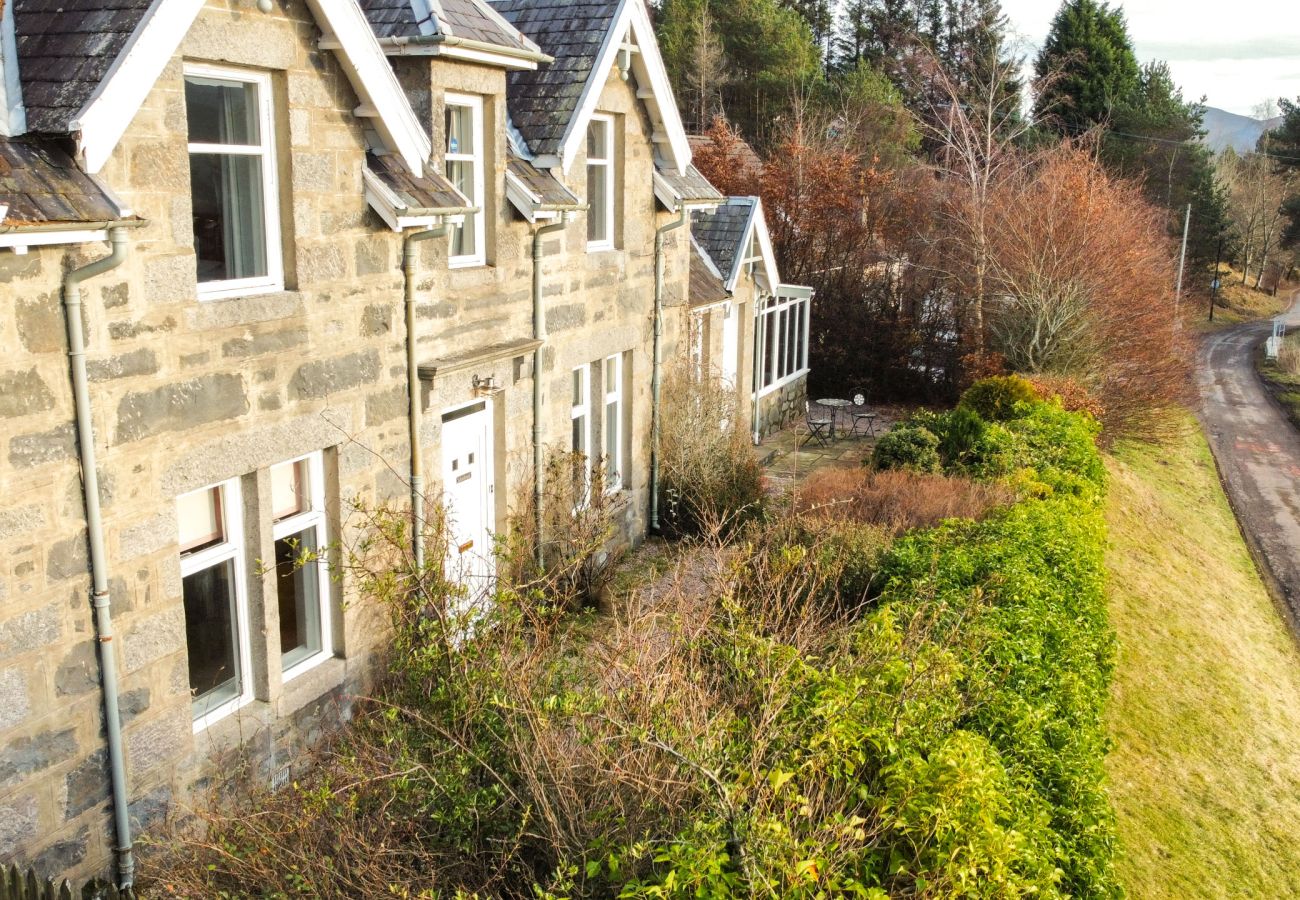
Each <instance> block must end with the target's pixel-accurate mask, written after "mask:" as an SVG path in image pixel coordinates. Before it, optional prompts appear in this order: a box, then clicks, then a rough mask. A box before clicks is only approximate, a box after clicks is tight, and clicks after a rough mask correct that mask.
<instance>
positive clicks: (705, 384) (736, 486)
mask: <svg viewBox="0 0 1300 900" xmlns="http://www.w3.org/2000/svg"><path fill="white" fill-rule="evenodd" d="M662 398H663V399H662V404H661V408H662V410H663V421H662V423H661V425H660V444H659V446H660V454H659V460H660V461H659V521H660V527H661V529H662V530H663V532H664V533H665V534H668V535H673V536H678V537H680V536H686V535H695V534H701V533H704V532H708V531H712V530H715V529H722V530H724V531H726V530H731V529H733V528H735V527H736V526H738V525H740V524H742V523H744V522H745V521H748V520H749V519H752V518H754V517H756V516H758V515H759V514H761V512H762V503H763V497H764V487H763V470H762V467H761V466H760V465H759V464H758V459H757V458H756V457H755V455H754V452H753V448H752V446H751V445H750V438H749V435H748V434H745V433H744V432H743V431H741V430H740V429H739V428H738V427H737V425H738V423H739V422H740V416H739V406H738V403H739V399H738V397H737V395H736V392H735V391H734V390H732V389H731V388H728V387H727V386H725V385H724V384H723V383H722V382H721V381H720V380H718V379H713V378H706V379H704V380H702V381H701V380H697V379H694V378H691V377H689V376H688V375H687V374H686V373H685V372H682V371H674V372H670V373H669V375H668V376H667V377H666V378H665V379H664V383H663V389H662Z"/></svg>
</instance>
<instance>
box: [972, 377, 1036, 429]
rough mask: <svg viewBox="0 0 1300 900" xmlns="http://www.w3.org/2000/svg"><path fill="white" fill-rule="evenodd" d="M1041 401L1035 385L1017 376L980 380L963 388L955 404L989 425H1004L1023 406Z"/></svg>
mask: <svg viewBox="0 0 1300 900" xmlns="http://www.w3.org/2000/svg"><path fill="white" fill-rule="evenodd" d="M1038 399H1040V398H1039V396H1038V392H1037V391H1036V390H1034V386H1033V385H1032V384H1030V383H1029V382H1028V381H1026V380H1025V379H1024V378H1021V377H1020V376H1019V375H994V376H992V377H990V378H981V379H980V380H979V381H977V382H975V383H974V384H972V385H971V386H970V387H968V388H967V389H966V392H965V393H964V394H962V395H961V400H959V401H958V403H957V408H958V409H969V410H971V411H972V412H975V413H977V414H978V415H979V416H980V418H982V419H985V420H987V421H989V422H1005V421H1007V420H1008V419H1014V418H1016V417H1017V416H1018V415H1020V410H1021V409H1022V408H1023V407H1022V404H1023V405H1024V406H1028V405H1030V404H1032V403H1033V402H1034V401H1035V400H1038Z"/></svg>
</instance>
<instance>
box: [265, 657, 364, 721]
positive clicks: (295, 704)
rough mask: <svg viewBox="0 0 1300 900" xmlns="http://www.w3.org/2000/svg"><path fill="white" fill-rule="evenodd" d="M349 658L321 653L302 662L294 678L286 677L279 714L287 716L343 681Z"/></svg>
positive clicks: (295, 671) (294, 672)
mask: <svg viewBox="0 0 1300 900" xmlns="http://www.w3.org/2000/svg"><path fill="white" fill-rule="evenodd" d="M347 670H348V667H347V661H346V660H343V659H341V658H340V657H337V656H331V655H329V654H325V653H322V654H321V655H320V656H318V657H317V658H316V659H315V660H306V661H304V662H303V663H300V664H299V665H298V666H297V667H296V668H295V669H294V670H293V675H292V676H291V677H286V678H285V681H284V689H283V692H282V693H281V694H280V702H279V703H278V704H277V707H276V713H277V715H280V716H287V715H290V714H291V713H295V712H297V711H298V710H300V709H302V708H303V707H304V706H307V705H308V704H309V703H312V702H313V701H315V700H319V699H320V698H321V696H322V695H324V694H326V693H328V692H330V691H332V690H334V688H336V687H338V686H339V685H341V684H342V683H343V679H344V678H345V677H346V675H347Z"/></svg>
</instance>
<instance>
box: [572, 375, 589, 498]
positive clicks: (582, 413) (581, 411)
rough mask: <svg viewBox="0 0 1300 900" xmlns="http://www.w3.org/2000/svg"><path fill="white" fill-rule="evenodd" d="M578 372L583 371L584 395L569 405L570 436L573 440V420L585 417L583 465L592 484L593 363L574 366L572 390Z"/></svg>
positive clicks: (587, 481)
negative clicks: (585, 445) (574, 376)
mask: <svg viewBox="0 0 1300 900" xmlns="http://www.w3.org/2000/svg"><path fill="white" fill-rule="evenodd" d="M576 372H581V373H582V397H581V398H580V399H579V401H578V402H577V403H573V404H571V405H570V406H569V423H570V424H569V436H570V440H572V436H573V424H572V423H573V422H576V421H577V420H578V419H583V420H584V422H585V424H584V427H583V430H584V431H585V432H586V444H587V447H586V450H585V451H584V452H583V456H584V457H585V459H584V461H583V466H584V468H585V470H586V479H585V481H586V483H587V484H590V483H591V458H592V455H593V454H592V452H591V451H592V446H591V425H592V422H591V364H590V363H583V364H582V365H580V366H575V367H574V369H573V372H571V373H570V374H569V378H570V389H571V390H572V378H573V374H574V373H576ZM572 449H573V450H574V451H577V449H578V448H577V447H574V448H572Z"/></svg>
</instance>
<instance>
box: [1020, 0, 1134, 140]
mask: <svg viewBox="0 0 1300 900" xmlns="http://www.w3.org/2000/svg"><path fill="white" fill-rule="evenodd" d="M1035 74H1036V75H1037V76H1038V78H1039V80H1040V82H1042V83H1044V84H1045V85H1046V87H1045V88H1044V89H1043V90H1041V91H1040V92H1039V95H1038V96H1037V97H1036V98H1035V102H1034V116H1035V118H1037V119H1039V120H1040V121H1041V122H1042V123H1043V124H1045V125H1047V126H1048V127H1051V128H1054V129H1055V130H1057V131H1059V132H1061V133H1063V134H1066V135H1077V134H1081V133H1083V132H1084V131H1087V130H1088V129H1090V128H1092V127H1094V126H1096V125H1099V124H1102V123H1104V122H1108V121H1110V119H1111V118H1112V116H1113V115H1114V113H1115V110H1116V107H1117V106H1119V105H1120V104H1123V103H1125V102H1126V101H1127V100H1128V99H1129V98H1130V97H1131V96H1132V94H1133V92H1134V91H1135V90H1137V88H1138V83H1139V77H1140V73H1139V70H1138V63H1137V56H1136V55H1134V53H1133V42H1132V41H1131V40H1130V39H1129V35H1128V26H1127V24H1126V23H1125V21H1124V13H1123V11H1122V10H1119V9H1111V7H1110V6H1109V5H1108V4H1106V3H1104V2H1099V0H1065V2H1064V3H1063V4H1062V5H1061V8H1060V10H1059V11H1057V13H1056V18H1054V19H1053V20H1052V27H1051V30H1050V31H1049V32H1048V35H1047V41H1046V43H1044V44H1043V49H1042V51H1041V52H1040V53H1039V55H1038V59H1037V62H1036V65H1035ZM1049 75H1051V76H1052V77H1051V78H1050V79H1049V78H1048V76H1049Z"/></svg>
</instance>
